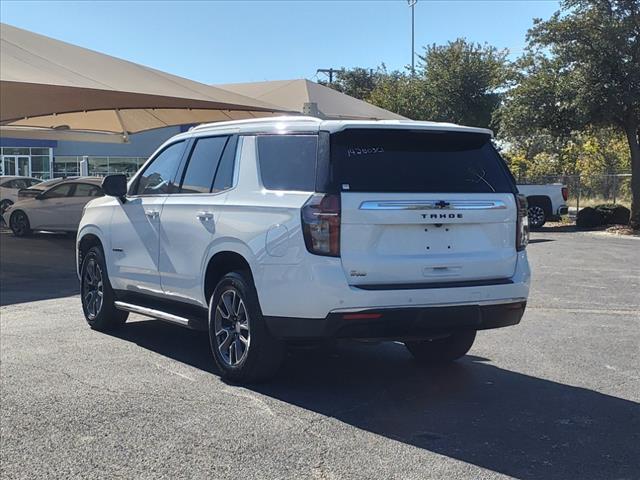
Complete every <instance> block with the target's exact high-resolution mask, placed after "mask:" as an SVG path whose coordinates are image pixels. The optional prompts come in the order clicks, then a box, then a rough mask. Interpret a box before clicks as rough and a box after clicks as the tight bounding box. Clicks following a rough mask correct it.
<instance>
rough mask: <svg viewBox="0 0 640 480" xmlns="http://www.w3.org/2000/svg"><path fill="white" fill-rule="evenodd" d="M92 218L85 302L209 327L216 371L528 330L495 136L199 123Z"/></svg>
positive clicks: (345, 124)
mask: <svg viewBox="0 0 640 480" xmlns="http://www.w3.org/2000/svg"><path fill="white" fill-rule="evenodd" d="M103 190H104V192H105V194H106V195H108V196H106V197H103V198H99V199H96V200H94V201H92V202H90V203H89V204H88V205H87V207H86V208H85V211H84V215H83V218H82V221H81V224H80V229H79V232H78V238H77V249H78V255H77V259H78V274H79V277H80V281H81V297H82V306H83V309H84V313H85V316H86V319H87V321H88V322H89V325H90V326H91V327H92V328H95V329H99V330H102V329H105V330H106V329H110V328H115V327H119V326H121V325H122V324H123V323H124V322H125V320H126V319H127V315H128V312H135V313H139V314H143V315H146V316H149V317H153V318H157V319H161V320H166V321H169V322H173V323H177V324H179V325H183V326H186V327H189V328H195V329H202V330H207V331H208V332H209V337H210V340H211V350H212V353H213V357H214V359H215V362H216V364H217V365H218V367H219V369H220V371H221V372H222V375H223V376H225V377H226V378H228V379H230V380H232V381H236V382H253V381H258V380H262V379H265V378H267V377H269V376H271V375H272V374H273V373H274V372H275V371H276V370H277V368H278V366H279V365H280V363H281V361H282V359H283V355H284V349H285V346H286V343H287V342H295V341H300V340H304V341H305V342H307V341H309V340H311V339H326V338H361V339H362V338H364V339H387V340H396V341H401V342H404V343H405V345H406V346H407V348H408V349H409V351H410V352H411V353H412V354H413V355H414V356H415V357H416V358H417V359H418V360H420V361H424V362H446V361H452V360H455V359H457V358H459V357H461V356H463V355H464V354H465V353H466V352H467V351H468V350H469V348H471V345H472V343H473V341H474V338H475V335H476V330H481V329H488V328H496V327H503V326H507V325H514V324H517V323H518V322H519V321H520V318H521V317H522V315H523V313H524V309H525V305H526V300H527V296H528V293H529V278H530V272H529V265H528V262H527V255H526V252H525V247H526V244H527V241H528V224H527V208H526V200H524V199H523V197H520V196H518V194H517V190H516V186H515V182H514V180H513V178H512V176H511V175H510V173H509V171H508V169H507V167H506V165H505V163H504V162H503V160H502V159H501V158H500V156H499V155H498V153H497V152H496V150H495V149H494V147H493V146H492V143H491V132H490V131H489V130H484V129H479V128H471V127H462V126H458V125H452V124H439V123H430V122H411V121H333V120H332V121H322V120H319V119H316V118H308V117H278V118H269V119H261V120H247V121H236V122H225V123H216V124H211V125H202V126H198V127H195V128H193V129H191V130H190V131H189V132H185V133H182V134H180V135H177V136H175V137H173V138H171V139H170V140H168V141H167V142H166V143H165V144H164V145H162V146H161V147H160V149H159V150H158V151H157V152H156V153H155V154H154V155H153V156H152V157H151V158H150V159H149V161H148V162H147V163H146V164H145V165H144V166H143V168H141V169H140V171H139V172H138V173H137V174H136V176H135V177H133V179H132V180H131V181H130V182H129V183H128V185H127V183H126V180H125V177H124V176H122V175H112V176H109V177H107V178H105V180H104V182H103Z"/></svg>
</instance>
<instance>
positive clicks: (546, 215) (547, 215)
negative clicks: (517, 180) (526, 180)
mask: <svg viewBox="0 0 640 480" xmlns="http://www.w3.org/2000/svg"><path fill="white" fill-rule="evenodd" d="M517 187H518V191H519V192H520V193H521V194H522V195H525V196H526V197H527V203H528V205H529V210H528V213H529V226H530V227H531V228H540V227H542V226H543V225H544V224H545V222H546V221H547V220H554V219H558V218H559V217H560V216H562V215H566V214H567V213H569V207H567V203H566V202H567V199H568V198H569V189H568V188H567V187H566V186H565V185H563V184H561V183H550V184H547V185H517Z"/></svg>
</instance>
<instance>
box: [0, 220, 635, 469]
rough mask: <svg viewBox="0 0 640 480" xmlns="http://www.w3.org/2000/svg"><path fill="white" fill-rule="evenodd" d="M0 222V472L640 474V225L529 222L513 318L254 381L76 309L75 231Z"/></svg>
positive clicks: (346, 351) (159, 326)
mask: <svg viewBox="0 0 640 480" xmlns="http://www.w3.org/2000/svg"><path fill="white" fill-rule="evenodd" d="M0 241H1V245H0V247H1V248H0V250H1V252H0V253H1V266H0V267H1V274H0V275H1V276H0V281H1V288H2V290H1V297H0V301H1V303H2V305H3V306H2V307H1V308H0V316H1V323H0V327H1V335H0V358H1V365H0V375H1V387H2V388H1V392H0V395H1V397H0V398H1V416H0V434H1V439H2V440H1V446H0V462H1V464H0V473H1V476H2V477H3V478H24V479H33V478H54V477H56V478H61V477H64V478H149V479H151V478H154V479H155V478H172V479H173V478H241V479H253V478H255V479H265V478H322V479H330V478H336V479H343V478H384V479H391V478H398V479H413V478H415V479H425V478H442V479H493V478H508V477H514V478H518V479H523V480H549V479H581V480H586V479H639V478H640V368H639V367H640V352H639V348H640V295H639V294H638V292H640V241H639V240H638V239H634V238H612V237H605V236H602V235H598V234H587V233H572V232H554V231H552V230H548V231H543V232H539V233H535V234H533V236H532V243H531V245H530V246H529V250H528V251H529V255H530V260H531V263H532V267H533V270H534V282H533V291H532V294H531V298H530V303H529V306H528V309H527V312H526V314H525V317H524V319H523V321H522V323H521V324H520V325H518V326H515V327H510V328H505V329H501V330H495V331H487V332H481V333H480V334H479V335H478V339H477V341H476V344H475V345H474V347H473V349H472V350H471V352H470V355H469V356H468V357H466V358H465V359H464V360H463V361H461V362H459V363H457V364H455V365H452V366H450V367H447V368H441V369H423V368H420V367H419V366H417V365H416V364H415V363H414V362H413V361H412V359H411V357H410V356H409V354H408V353H407V352H406V351H405V349H404V347H402V346H401V345H397V344H379V345H362V344H340V345H337V346H333V347H327V348H324V349H321V350H298V351H292V352H291V353H290V354H289V355H288V358H287V360H286V363H285V366H284V369H283V371H282V373H281V375H280V376H279V377H278V378H277V379H276V380H275V381H274V382H272V383H270V384H267V385H262V386H259V387H254V388H241V387H235V386H231V385H227V384H225V383H224V382H222V381H221V380H220V379H219V377H218V376H217V374H216V371H215V369H214V367H213V362H212V360H211V359H210V357H209V352H208V344H207V338H206V335H202V334H199V333H196V332H192V331H188V330H183V329H181V328H179V327H175V326H172V325H166V324H163V323H161V322H157V321H150V320H145V319H143V318H142V317H135V318H132V320H131V321H130V323H128V324H127V325H126V327H125V328H124V329H123V330H122V331H120V332H119V333H118V334H117V335H106V334H102V333H97V332H93V331H91V330H90V329H89V328H88V327H86V325H85V323H84V320H83V318H82V311H81V307H80V303H79V299H78V297H77V295H76V292H77V284H76V279H75V276H74V265H73V240H72V239H68V238H64V237H57V236H51V235H38V236H35V237H33V238H30V239H26V240H23V239H16V238H14V237H12V236H11V234H9V233H7V232H2V233H0ZM45 264H48V266H47V267H43V266H42V265H45Z"/></svg>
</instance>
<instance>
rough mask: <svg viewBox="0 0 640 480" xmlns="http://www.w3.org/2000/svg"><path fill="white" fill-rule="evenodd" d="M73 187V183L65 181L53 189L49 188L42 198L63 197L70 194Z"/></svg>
mask: <svg viewBox="0 0 640 480" xmlns="http://www.w3.org/2000/svg"><path fill="white" fill-rule="evenodd" d="M72 188H73V183H63V184H62V185H58V186H57V187H53V188H52V189H51V190H48V191H47V192H45V193H44V194H43V195H42V198H46V199H48V198H62V197H66V196H68V195H69V193H70V192H71V189H72Z"/></svg>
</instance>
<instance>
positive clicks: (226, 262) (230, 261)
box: [203, 249, 255, 304]
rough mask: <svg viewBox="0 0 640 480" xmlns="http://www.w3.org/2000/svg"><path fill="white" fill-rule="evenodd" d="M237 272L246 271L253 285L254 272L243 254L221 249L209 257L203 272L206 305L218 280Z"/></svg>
mask: <svg viewBox="0 0 640 480" xmlns="http://www.w3.org/2000/svg"><path fill="white" fill-rule="evenodd" d="M238 270H246V271H248V272H249V275H250V276H251V278H250V280H251V281H252V282H253V283H254V285H255V280H254V272H253V269H252V268H251V264H250V262H249V261H248V260H247V258H246V255H245V254H242V253H240V252H238V251H237V250H233V249H223V250H219V251H218V252H216V253H215V254H214V255H213V256H211V258H210V259H209V261H208V263H207V266H206V268H205V271H204V285H203V287H204V291H203V293H204V299H205V301H206V302H207V304H208V302H209V298H211V295H213V291H214V290H215V288H216V285H217V284H218V282H219V281H220V279H221V278H222V277H224V276H225V275H226V274H227V273H229V272H233V271H238Z"/></svg>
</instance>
